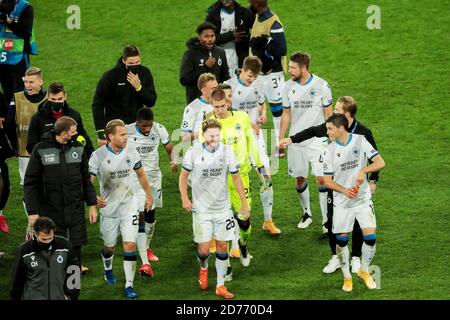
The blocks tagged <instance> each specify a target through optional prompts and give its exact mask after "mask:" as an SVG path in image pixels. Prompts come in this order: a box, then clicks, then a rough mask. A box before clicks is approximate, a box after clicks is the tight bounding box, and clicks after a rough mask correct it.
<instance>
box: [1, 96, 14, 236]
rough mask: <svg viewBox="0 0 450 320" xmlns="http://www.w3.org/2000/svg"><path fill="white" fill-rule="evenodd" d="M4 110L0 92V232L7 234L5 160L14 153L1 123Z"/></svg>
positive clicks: (6, 165)
mask: <svg viewBox="0 0 450 320" xmlns="http://www.w3.org/2000/svg"><path fill="white" fill-rule="evenodd" d="M5 110H6V100H5V98H4V96H3V93H1V92H0V173H1V180H2V183H1V184H2V188H1V189H2V190H1V192H0V232H4V233H8V232H9V227H8V224H7V223H6V217H5V216H4V215H3V209H4V208H5V206H6V202H8V198H9V193H10V191H11V190H10V188H9V187H10V182H9V170H8V163H7V162H6V159H7V158H10V157H12V156H14V152H13V150H12V148H11V146H10V144H9V141H8V140H7V139H6V133H5V130H4V127H3V121H4V119H5V112H6V111H5Z"/></svg>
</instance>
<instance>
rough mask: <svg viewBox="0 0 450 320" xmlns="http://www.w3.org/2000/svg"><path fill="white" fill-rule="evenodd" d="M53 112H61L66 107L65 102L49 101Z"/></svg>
mask: <svg viewBox="0 0 450 320" xmlns="http://www.w3.org/2000/svg"><path fill="white" fill-rule="evenodd" d="M47 103H48V105H49V106H50V108H51V109H52V111H53V112H59V111H61V109H62V108H63V107H64V102H53V101H47Z"/></svg>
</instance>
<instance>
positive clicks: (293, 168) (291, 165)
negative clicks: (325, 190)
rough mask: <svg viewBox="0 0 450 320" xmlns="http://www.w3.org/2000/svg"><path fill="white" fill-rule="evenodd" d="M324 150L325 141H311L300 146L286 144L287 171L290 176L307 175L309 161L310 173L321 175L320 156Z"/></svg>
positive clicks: (321, 163) (321, 164)
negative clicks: (306, 144)
mask: <svg viewBox="0 0 450 320" xmlns="http://www.w3.org/2000/svg"><path fill="white" fill-rule="evenodd" d="M325 150H326V143H324V142H321V141H320V140H319V141H318V142H314V143H311V144H310V145H308V146H305V147H300V146H296V145H293V144H290V145H289V146H288V172H289V175H290V176H291V177H294V178H298V177H305V178H307V177H308V174H309V163H311V168H312V174H313V175H314V176H316V177H321V176H323V162H321V157H322V156H323V153H324V152H325Z"/></svg>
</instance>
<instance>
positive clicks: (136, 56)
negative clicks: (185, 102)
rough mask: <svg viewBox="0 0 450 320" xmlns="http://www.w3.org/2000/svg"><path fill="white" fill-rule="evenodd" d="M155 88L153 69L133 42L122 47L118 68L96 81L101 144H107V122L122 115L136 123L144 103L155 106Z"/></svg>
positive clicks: (95, 109) (96, 117) (95, 106)
mask: <svg viewBox="0 0 450 320" xmlns="http://www.w3.org/2000/svg"><path fill="white" fill-rule="evenodd" d="M155 103H156V91H155V85H154V83H153V76H152V73H151V72H150V70H149V69H148V68H147V67H145V66H143V65H142V64H141V53H140V51H139V49H138V48H137V47H136V46H134V45H129V46H127V47H125V49H123V53H122V57H121V58H120V59H119V60H118V61H117V65H116V67H115V68H113V69H111V70H109V71H107V72H105V73H104V74H103V76H102V78H101V79H100V81H99V82H98V84H97V89H96V91H95V95H94V101H93V102H92V114H93V116H94V123H95V130H97V134H98V145H99V147H101V146H103V145H105V144H106V138H105V136H104V133H105V130H104V129H105V127H106V124H107V123H108V122H109V121H110V120H112V119H120V120H122V121H123V122H125V123H126V124H130V123H133V122H134V121H135V120H136V119H135V118H136V112H137V111H138V110H139V109H140V108H142V107H149V108H151V107H153V106H154V105H155Z"/></svg>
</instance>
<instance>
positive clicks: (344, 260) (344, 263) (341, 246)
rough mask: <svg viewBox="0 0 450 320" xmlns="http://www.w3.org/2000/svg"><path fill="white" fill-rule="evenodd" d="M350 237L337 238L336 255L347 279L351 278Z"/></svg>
mask: <svg viewBox="0 0 450 320" xmlns="http://www.w3.org/2000/svg"><path fill="white" fill-rule="evenodd" d="M347 244H348V236H347V235H345V236H337V237H336V253H337V256H338V259H339V264H340V265H341V270H342V273H343V274H344V277H345V278H351V277H352V275H351V273H350V261H349V259H350V252H349V250H348V246H347Z"/></svg>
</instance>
